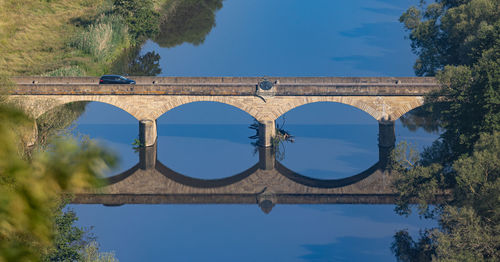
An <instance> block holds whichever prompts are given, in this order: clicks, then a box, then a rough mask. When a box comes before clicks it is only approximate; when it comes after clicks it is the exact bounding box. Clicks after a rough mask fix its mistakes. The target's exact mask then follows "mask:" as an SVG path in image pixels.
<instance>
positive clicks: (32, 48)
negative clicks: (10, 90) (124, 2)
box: [0, 0, 106, 75]
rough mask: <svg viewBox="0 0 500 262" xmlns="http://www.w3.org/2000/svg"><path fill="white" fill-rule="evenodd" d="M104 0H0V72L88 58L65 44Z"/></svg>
mask: <svg viewBox="0 0 500 262" xmlns="http://www.w3.org/2000/svg"><path fill="white" fill-rule="evenodd" d="M105 1H106V0H58V1H43V0H0V73H3V74H7V75H38V74H42V73H44V72H48V71H52V70H56V69H58V68H61V67H65V66H69V65H72V63H73V62H75V61H77V62H78V61H80V63H81V62H82V61H85V60H90V58H88V57H87V58H86V57H85V55H84V54H81V52H79V51H78V50H76V49H75V48H72V47H70V45H69V44H68V43H69V42H70V41H71V37H72V36H74V35H75V34H77V33H78V32H79V30H81V28H79V27H77V26H76V25H75V23H74V22H73V21H75V19H77V18H81V17H92V16H95V15H97V14H98V13H99V11H100V10H99V8H100V7H102V6H103V4H104V3H105Z"/></svg>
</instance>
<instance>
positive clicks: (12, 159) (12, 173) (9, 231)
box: [0, 103, 115, 261]
mask: <svg viewBox="0 0 500 262" xmlns="http://www.w3.org/2000/svg"><path fill="white" fill-rule="evenodd" d="M0 121H1V123H2V125H0V261H38V260H39V259H40V255H41V254H42V253H43V252H42V250H47V249H48V248H50V247H51V246H52V245H53V241H54V237H55V234H54V230H53V229H54V219H53V218H54V215H53V214H54V212H53V211H54V210H55V209H56V208H57V206H58V204H57V203H58V199H59V197H60V195H61V193H63V192H68V191H73V190H76V189H80V188H86V187H90V186H93V185H95V184H96V183H97V181H98V180H97V178H98V177H99V176H100V175H101V173H102V171H103V169H105V168H106V167H108V166H113V165H114V164H115V158H114V157H113V156H112V155H111V154H110V153H109V152H107V151H106V150H103V149H102V148H100V147H98V146H97V145H96V144H94V143H93V142H92V141H83V142H81V143H77V142H76V141H74V140H72V139H69V138H57V139H54V140H53V142H52V143H51V146H50V147H48V148H47V150H46V151H41V150H35V152H33V154H32V155H31V157H30V159H26V158H24V157H23V156H24V154H23V153H22V152H23V150H24V145H23V139H22V137H23V136H24V135H25V134H24V133H27V132H31V129H32V124H33V120H30V119H29V118H27V117H26V116H25V115H24V114H23V112H21V111H19V110H17V109H14V108H12V107H11V106H8V105H7V104H5V103H0Z"/></svg>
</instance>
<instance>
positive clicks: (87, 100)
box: [36, 96, 139, 120]
mask: <svg viewBox="0 0 500 262" xmlns="http://www.w3.org/2000/svg"><path fill="white" fill-rule="evenodd" d="M91 102H97V103H103V104H106V105H111V106H113V107H114V108H117V109H120V110H121V111H123V112H125V113H127V114H128V115H130V116H132V117H133V118H134V119H136V120H139V119H137V117H135V116H134V115H133V114H131V113H130V112H129V111H127V109H126V108H123V107H122V106H120V105H117V104H114V103H113V102H111V101H106V99H91V98H88V97H85V96H82V97H78V98H74V97H73V98H71V100H70V101H59V100H54V101H49V102H48V105H45V106H44V107H43V108H44V110H43V111H42V112H40V113H39V114H38V116H36V119H38V118H39V117H40V116H42V115H44V114H46V113H47V112H50V111H51V110H54V108H58V107H62V106H65V105H68V104H73V103H85V104H89V103H91Z"/></svg>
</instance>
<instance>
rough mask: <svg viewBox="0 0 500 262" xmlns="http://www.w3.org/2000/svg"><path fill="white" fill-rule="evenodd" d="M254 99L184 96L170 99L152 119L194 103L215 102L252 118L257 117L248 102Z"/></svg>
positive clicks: (256, 112) (255, 111)
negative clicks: (233, 108)
mask: <svg viewBox="0 0 500 262" xmlns="http://www.w3.org/2000/svg"><path fill="white" fill-rule="evenodd" d="M252 99H255V98H250V99H249V98H246V99H244V98H242V97H229V96H185V97H171V98H170V99H168V101H167V102H166V103H163V104H162V106H161V107H160V108H159V109H158V110H157V112H156V113H155V115H154V119H157V118H159V117H160V116H162V115H164V114H166V113H167V112H168V111H170V110H172V109H174V108H177V107H180V106H183V105H187V104H191V103H196V102H215V103H221V104H225V105H229V106H232V107H235V108H237V109H239V110H241V111H243V112H245V113H247V114H249V115H250V116H252V117H253V118H256V117H257V116H258V111H257V110H256V109H255V108H254V107H253V104H252V103H251V102H250V101H248V100H252Z"/></svg>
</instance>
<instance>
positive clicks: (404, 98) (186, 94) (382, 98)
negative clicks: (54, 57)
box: [9, 77, 439, 146]
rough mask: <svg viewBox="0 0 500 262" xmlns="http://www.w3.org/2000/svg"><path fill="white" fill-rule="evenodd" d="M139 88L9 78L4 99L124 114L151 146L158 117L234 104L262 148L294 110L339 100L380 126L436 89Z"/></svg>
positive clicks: (182, 81)
mask: <svg viewBox="0 0 500 262" xmlns="http://www.w3.org/2000/svg"><path fill="white" fill-rule="evenodd" d="M130 78H132V79H134V80H136V82H137V84H136V85H99V84H98V82H99V79H98V78H95V77H14V78H12V80H13V81H14V82H15V83H16V86H15V87H14V88H13V89H12V91H11V95H10V96H9V99H10V100H11V101H12V102H13V103H15V104H17V105H19V106H20V107H21V108H23V109H24V110H25V111H26V112H27V113H28V114H29V115H31V116H32V117H33V118H34V119H36V118H37V117H39V116H40V115H42V114H43V113H45V112H47V111H48V110H50V109H52V108H54V107H56V106H59V105H62V104H66V103H71V102H76V101H98V102H103V103H107V104H111V105H113V106H116V107H118V108H121V109H123V110H124V111H126V112H128V113H129V114H131V115H132V116H134V117H135V118H136V119H137V120H138V121H139V138H140V140H141V142H142V143H143V144H144V145H146V146H152V145H153V144H155V142H156V136H157V135H156V134H157V132H156V119H157V118H158V117H160V116H161V115H162V114H164V113H166V112H167V111H169V110H171V109H173V108H175V107H178V106H181V105H183V104H187V103H192V102H197V101H214V102H220V103H224V104H228V105H232V106H234V107H237V108H239V109H241V110H242V111H244V112H246V113H248V114H250V115H251V116H253V117H254V118H255V119H256V120H257V121H258V122H259V123H260V127H259V136H260V139H259V141H260V143H261V145H262V146H270V145H271V140H272V137H273V136H274V132H275V128H274V126H275V120H276V119H277V118H278V117H280V116H281V115H283V114H284V113H286V112H288V111H289V110H292V109H294V108H296V107H299V106H302V105H305V104H309V103H315V102H337V103H342V104H347V105H350V106H353V107H356V108H358V109H360V110H362V111H364V112H366V113H367V114H369V115H371V116H372V117H373V118H374V119H376V120H378V121H379V123H380V125H382V126H381V127H380V128H385V127H383V126H385V125H390V126H392V128H393V123H394V120H396V119H398V118H399V117H400V116H402V115H403V114H405V113H406V112H408V111H410V110H412V109H414V108H416V107H419V106H421V105H422V104H423V100H424V99H423V96H424V95H425V94H427V93H429V92H431V91H433V90H436V89H437V88H438V87H439V86H438V84H437V83H436V81H435V79H434V78H429V77H269V78H267V79H264V78H259V77H130Z"/></svg>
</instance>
